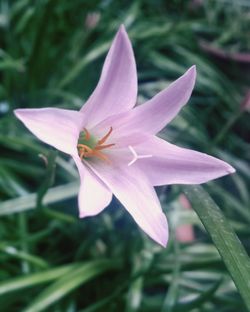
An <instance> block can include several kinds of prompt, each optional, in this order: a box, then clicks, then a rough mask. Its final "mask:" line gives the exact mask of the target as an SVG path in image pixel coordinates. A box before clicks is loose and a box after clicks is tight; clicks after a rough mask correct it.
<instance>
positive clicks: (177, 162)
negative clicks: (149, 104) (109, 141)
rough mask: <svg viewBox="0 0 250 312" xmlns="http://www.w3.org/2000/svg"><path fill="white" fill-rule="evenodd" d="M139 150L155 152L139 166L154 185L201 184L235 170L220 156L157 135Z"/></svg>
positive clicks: (138, 149)
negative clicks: (187, 147) (167, 140)
mask: <svg viewBox="0 0 250 312" xmlns="http://www.w3.org/2000/svg"><path fill="white" fill-rule="evenodd" d="M136 150H137V152H138V153H139V154H147V153H150V154H151V155H152V157H151V158H146V159H140V160H138V161H137V163H136V165H137V166H138V167H139V168H140V169H141V170H142V171H143V172H144V173H145V174H146V175H147V177H148V179H149V181H150V182H152V184H153V185H166V184H200V183H205V182H208V181H210V180H213V179H216V178H219V177H222V176H224V175H227V174H230V173H233V172H235V170H234V168H233V167H231V166H230V165H229V164H228V163H226V162H224V161H222V160H220V159H218V158H215V157H212V156H209V155H207V154H204V153H199V152H196V151H193V150H190V149H186V148H181V147H178V146H176V145H173V144H170V143H168V142H166V141H164V140H162V139H160V138H157V137H155V136H150V137H149V139H148V140H147V141H146V143H143V144H141V145H138V146H136Z"/></svg>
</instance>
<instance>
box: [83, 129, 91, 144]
mask: <svg viewBox="0 0 250 312" xmlns="http://www.w3.org/2000/svg"><path fill="white" fill-rule="evenodd" d="M83 130H84V132H85V140H86V141H89V139H90V133H89V132H88V130H87V129H86V128H84V129H83Z"/></svg>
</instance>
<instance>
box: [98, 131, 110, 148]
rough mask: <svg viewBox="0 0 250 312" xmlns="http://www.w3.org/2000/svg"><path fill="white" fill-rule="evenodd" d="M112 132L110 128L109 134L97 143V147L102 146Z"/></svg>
mask: <svg viewBox="0 0 250 312" xmlns="http://www.w3.org/2000/svg"><path fill="white" fill-rule="evenodd" d="M112 131H113V128H112V127H110V129H109V132H108V133H107V134H106V135H105V136H104V137H103V138H102V139H101V140H99V141H98V142H97V145H102V144H103V143H105V142H106V141H107V139H108V137H109V136H110V134H111V132H112Z"/></svg>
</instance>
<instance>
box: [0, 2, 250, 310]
mask: <svg viewBox="0 0 250 312" xmlns="http://www.w3.org/2000/svg"><path fill="white" fill-rule="evenodd" d="M121 23H124V24H125V26H126V28H127V30H128V33H129V36H130V38H131V40H132V43H133V47H134V51H135V56H136V61H137V67H138V76H139V100H138V101H139V102H143V101H145V100H147V99H148V98H150V97H151V96H153V95H154V94H155V93H156V92H158V91H159V90H161V89H163V88H164V87H166V86H167V85H168V84H169V83H170V82H171V81H172V80H174V79H176V78H177V77H178V76H179V75H181V74H182V73H184V71H185V70H186V69H187V68H188V67H189V66H191V65H192V64H196V65H197V70H198V79H197V84H196V87H195V91H194V93H193V96H192V99H191V100H190V103H189V104H188V105H187V106H186V107H185V108H184V109H183V111H182V113H181V114H180V115H179V116H178V117H177V118H176V119H175V120H174V121H173V122H172V123H171V125H170V126H168V128H167V130H166V131H165V132H163V133H162V136H163V137H165V138H166V139H168V140H169V141H171V142H174V143H177V144H179V145H182V146H188V147H190V148H191V147H192V148H195V149H197V150H199V151H203V152H208V153H210V154H212V155H215V156H217V157H220V158H222V159H224V160H225V161H228V162H229V163H230V164H231V165H233V166H234V167H235V168H236V170H237V174H235V175H232V176H230V177H226V178H223V179H220V180H218V181H214V182H211V183H209V184H207V185H206V189H207V190H208V191H209V193H210V194H211V195H212V196H213V198H214V200H215V201H216V202H217V203H218V204H219V205H220V206H221V208H222V209H223V211H224V213H225V215H226V216H227V218H228V220H229V221H230V223H231V225H232V226H233V228H234V229H235V231H236V232H237V234H238V236H239V237H240V239H241V241H242V242H243V244H244V246H245V247H246V249H247V250H248V251H249V250H250V240H249V237H250V226H249V223H250V207H249V203H250V194H249V185H250V170H249V169H250V168H249V160H250V148H249V133H250V124H249V122H248V120H249V113H248V112H247V107H245V108H244V109H243V108H242V106H240V105H241V103H242V101H243V99H244V96H245V94H246V92H247V90H249V88H250V63H249V62H247V61H246V60H245V61H243V62H242V61H237V60H234V59H232V58H230V57H227V58H225V57H223V58H222V57H221V56H220V55H218V53H214V51H212V52H211V49H210V50H209V49H204V46H203V45H202V44H201V42H202V41H204V40H205V41H206V44H209V46H212V47H216V48H219V49H221V50H222V51H225V52H228V51H229V50H230V51H233V52H246V53H250V36H249V24H250V4H249V1H247V0H238V1H236V0H235V1H234V0H223V1H222V0H213V1H212V0H208V1H201V0H200V1H198V0H192V1H191V0H190V1H185V0H182V1H181V0H171V1H163V0H157V1H153V0H137V1H133V2H130V3H129V2H128V1H114V0H103V1H97V0H94V1H90V0H89V1H88V0H74V1H67V0H61V1H55V0H39V1H31V0H19V1H11V0H1V2H0V71H1V72H0V150H1V153H0V199H1V202H0V215H1V226H0V235H1V242H0V263H1V265H0V280H1V282H0V307H1V311H33V312H34V311H60V312H74V311H81V312H87V311H88V312H90V311H127V312H134V311H162V312H163V311H206V312H207V311H215V310H216V311H232V312H233V311H245V307H244V305H243V302H242V299H241V298H240V297H239V295H238V293H237V291H236V289H235V286H234V284H233V282H232V280H231V277H230V276H229V274H228V273H227V270H226V269H225V266H224V264H223V262H222V260H221V258H220V256H219V254H218V252H217V250H216V248H215V247H214V246H213V245H212V244H211V241H210V239H209V238H208V236H207V234H206V232H205V230H204V228H203V226H202V225H201V223H200V221H199V219H198V217H197V216H196V215H195V214H194V213H193V211H192V210H191V211H184V210H183V207H182V205H181V203H180V201H179V195H180V194H181V193H182V192H183V189H182V187H181V186H172V187H168V188H160V189H159V190H158V191H159V196H160V198H161V202H162V206H163V208H164V211H165V213H166V215H167V217H168V219H169V222H170V229H171V235H170V236H171V238H170V242H169V245H168V247H167V248H166V249H162V248H161V247H159V246H158V245H156V244H155V243H154V242H151V241H150V239H149V238H148V237H146V236H145V235H144V234H143V233H142V232H141V231H140V230H139V229H138V227H137V226H136V224H135V223H134V222H133V220H132V219H131V218H130V216H129V215H128V214H127V213H126V212H125V211H124V209H122V208H121V207H118V203H117V202H116V201H114V202H113V203H112V204H111V206H110V207H109V208H108V209H106V210H105V212H103V213H101V214H100V215H99V216H97V217H94V218H87V219H82V220H79V219H78V217H77V200H76V195H77V192H78V173H77V172H76V169H75V168H74V166H73V163H72V162H71V161H70V159H69V158H68V157H66V156H65V155H62V154H58V155H57V156H56V155H55V154H54V152H53V151H51V149H50V148H49V147H48V146H46V145H43V144H42V143H41V142H39V141H38V140H37V139H36V138H35V137H33V136H32V135H31V134H30V133H29V132H28V131H27V130H26V129H25V128H24V127H23V126H22V125H21V123H20V122H18V121H17V120H16V119H15V118H14V116H13V113H12V111H13V109H15V108H17V107H18V108H21V107H45V106H54V107H64V108H69V109H79V108H80V106H81V105H82V104H83V103H84V101H85V100H86V99H87V98H88V96H89V95H90V93H91V91H92V90H93V88H94V86H95V84H96V82H97V81H98V77H99V74H100V70H101V66H102V63H103V60H104V57H105V54H106V52H107V50H108V48H109V45H110V43H111V40H112V38H113V36H114V34H115V32H116V31H117V29H118V27H119V25H120V24H121ZM248 110H249V108H248ZM55 157H56V158H55ZM44 160H49V164H48V165H46V161H44ZM55 166H56V170H55ZM53 180H54V184H53V186H51V183H52V182H53ZM48 188H49V190H48V192H47V193H46V190H47V189H48ZM45 193H46V194H45ZM37 194H38V196H37ZM183 223H187V224H192V225H193V226H194V227H195V234H196V240H195V241H194V242H190V243H186V244H184V243H180V242H178V241H176V240H175V233H174V230H175V228H176V227H177V226H178V225H180V224H183ZM225 240H226V238H225Z"/></svg>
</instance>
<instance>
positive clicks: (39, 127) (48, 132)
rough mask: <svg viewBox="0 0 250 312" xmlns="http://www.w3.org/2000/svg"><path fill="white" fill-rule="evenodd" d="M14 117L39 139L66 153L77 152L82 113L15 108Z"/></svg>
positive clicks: (64, 110) (56, 109) (57, 109)
mask: <svg viewBox="0 0 250 312" xmlns="http://www.w3.org/2000/svg"><path fill="white" fill-rule="evenodd" d="M14 113H15V115H16V117H17V118H18V119H20V120H21V121H22V122H23V123H24V125H25V126H26V127H27V128H28V129H29V130H30V131H31V132H32V133H33V134H34V135H35V136H37V137H38V138H39V139H40V140H41V141H43V142H45V143H47V144H49V145H52V146H54V147H55V148H57V149H59V150H60V151H62V152H64V153H67V154H71V155H74V154H77V141H78V137H79V132H80V131H81V129H82V128H83V123H84V119H83V115H82V114H81V113H79V112H76V111H71V110H66V109H59V108H41V109H16V110H15V111H14Z"/></svg>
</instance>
